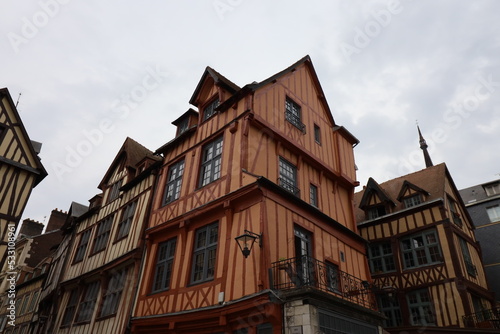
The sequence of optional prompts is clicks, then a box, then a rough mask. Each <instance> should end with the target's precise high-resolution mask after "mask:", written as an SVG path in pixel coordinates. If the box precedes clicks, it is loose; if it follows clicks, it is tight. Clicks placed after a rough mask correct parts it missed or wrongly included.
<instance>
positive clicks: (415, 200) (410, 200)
mask: <svg viewBox="0 0 500 334" xmlns="http://www.w3.org/2000/svg"><path fill="white" fill-rule="evenodd" d="M403 203H404V205H405V208H411V207H412V206H415V205H419V204H420V203H422V196H421V195H420V194H416V195H412V196H410V197H406V198H403Z"/></svg>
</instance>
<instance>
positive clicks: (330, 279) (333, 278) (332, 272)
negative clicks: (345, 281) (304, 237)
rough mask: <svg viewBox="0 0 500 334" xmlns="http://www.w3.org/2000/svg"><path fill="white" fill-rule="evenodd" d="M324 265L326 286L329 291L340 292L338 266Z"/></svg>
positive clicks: (327, 263)
mask: <svg viewBox="0 0 500 334" xmlns="http://www.w3.org/2000/svg"><path fill="white" fill-rule="evenodd" d="M325 264H326V285H327V289H328V290H329V291H333V292H340V276H339V266H337V265H336V264H333V263H331V262H325Z"/></svg>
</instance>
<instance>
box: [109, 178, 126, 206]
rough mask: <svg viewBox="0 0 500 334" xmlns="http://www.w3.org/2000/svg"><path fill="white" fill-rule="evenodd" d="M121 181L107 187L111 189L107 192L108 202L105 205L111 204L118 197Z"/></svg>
mask: <svg viewBox="0 0 500 334" xmlns="http://www.w3.org/2000/svg"><path fill="white" fill-rule="evenodd" d="M122 181H123V180H122V179H120V180H118V181H116V182H115V183H113V184H112V185H110V186H109V188H111V189H110V190H109V195H108V201H107V203H111V202H113V201H114V200H115V199H117V198H118V197H120V188H121V187H122Z"/></svg>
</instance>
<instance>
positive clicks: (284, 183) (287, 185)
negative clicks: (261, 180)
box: [278, 177, 300, 197]
mask: <svg viewBox="0 0 500 334" xmlns="http://www.w3.org/2000/svg"><path fill="white" fill-rule="evenodd" d="M278 184H279V186H280V187H281V188H283V189H285V190H286V191H289V192H291V193H292V194H294V195H295V196H297V197H300V189H299V188H297V187H296V186H295V184H294V183H293V182H291V181H290V180H288V179H286V178H284V177H280V178H278Z"/></svg>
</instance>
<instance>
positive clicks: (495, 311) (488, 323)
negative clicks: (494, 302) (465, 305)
mask: <svg viewBox="0 0 500 334" xmlns="http://www.w3.org/2000/svg"><path fill="white" fill-rule="evenodd" d="M463 321H464V325H465V327H469V328H495V329H500V307H496V308H492V309H489V310H482V311H481V312H476V313H472V314H469V315H465V316H463Z"/></svg>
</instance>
